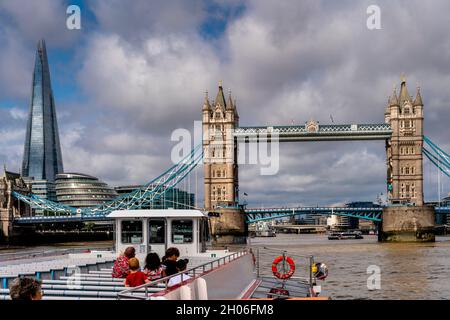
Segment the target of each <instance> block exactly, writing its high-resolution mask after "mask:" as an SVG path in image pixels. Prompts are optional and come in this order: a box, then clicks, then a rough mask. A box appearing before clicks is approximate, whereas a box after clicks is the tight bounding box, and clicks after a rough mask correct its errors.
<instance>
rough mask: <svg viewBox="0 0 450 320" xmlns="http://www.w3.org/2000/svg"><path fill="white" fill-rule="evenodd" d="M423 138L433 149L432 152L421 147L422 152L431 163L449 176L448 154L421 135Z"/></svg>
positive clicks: (449, 157) (449, 160)
mask: <svg viewBox="0 0 450 320" xmlns="http://www.w3.org/2000/svg"><path fill="white" fill-rule="evenodd" d="M423 139H424V141H425V143H426V144H427V145H428V146H430V147H431V150H432V151H434V154H433V152H432V151H430V150H428V149H427V148H425V147H423V148H422V150H423V154H424V155H425V156H426V157H427V158H428V160H430V162H431V163H432V164H433V165H435V166H436V167H437V168H438V169H439V170H440V171H441V172H442V173H444V174H445V175H446V176H447V177H449V178H450V156H449V155H448V154H447V153H446V152H445V151H444V150H442V149H441V148H440V147H439V146H437V145H436V144H435V143H433V141H431V140H430V139H429V138H428V137H426V136H423Z"/></svg>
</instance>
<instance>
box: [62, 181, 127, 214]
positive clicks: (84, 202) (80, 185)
mask: <svg viewBox="0 0 450 320" xmlns="http://www.w3.org/2000/svg"><path fill="white" fill-rule="evenodd" d="M117 196H118V194H117V192H116V191H115V190H114V189H112V188H111V187H109V186H108V185H107V184H106V183H104V182H102V181H100V180H99V179H97V178H96V177H93V176H89V175H86V174H81V173H62V174H58V175H57V176H56V198H57V200H58V202H59V203H61V204H64V205H67V206H71V207H75V208H86V207H93V206H97V205H100V204H103V203H105V202H108V201H111V200H113V199H115V198H117Z"/></svg>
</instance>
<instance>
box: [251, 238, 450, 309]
mask: <svg viewBox="0 0 450 320" xmlns="http://www.w3.org/2000/svg"><path fill="white" fill-rule="evenodd" d="M251 245H252V247H264V246H265V247H270V248H276V249H283V250H287V251H288V252H292V253H293V254H299V255H313V256H314V259H315V261H316V262H324V263H325V264H326V265H327V266H328V268H329V275H328V278H327V279H326V280H325V281H318V284H319V285H321V286H322V293H321V296H326V297H331V298H332V299H336V300H340V299H449V298H450V281H449V279H450V237H436V242H435V243H423V244H393V243H379V242H378V241H377V237H376V236H367V235H365V236H364V239H361V240H328V239H327V236H326V235H309V234H308V235H307V234H301V235H297V234H278V235H277V237H275V238H252V239H251ZM274 257H275V255H274ZM267 258H268V256H266V258H265V259H264V258H261V264H266V265H270V264H271V262H272V261H271V260H270V259H267ZM263 260H265V261H263ZM371 265H375V266H378V267H379V268H380V270H381V286H380V289H379V290H369V289H368V286H367V280H368V277H369V276H370V274H372V273H370V274H368V273H367V268H368V267H369V266H371ZM301 267H302V266H301V263H300V266H298V268H301Z"/></svg>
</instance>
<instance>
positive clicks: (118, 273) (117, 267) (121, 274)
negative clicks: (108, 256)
mask: <svg viewBox="0 0 450 320" xmlns="http://www.w3.org/2000/svg"><path fill="white" fill-rule="evenodd" d="M135 255H136V250H135V249H134V248H133V247H128V248H126V249H125V252H124V253H123V254H121V255H120V256H119V257H118V258H117V259H116V261H114V266H113V271H112V277H113V278H126V276H127V275H128V274H129V272H130V267H129V265H128V260H130V259H131V258H134V256H135Z"/></svg>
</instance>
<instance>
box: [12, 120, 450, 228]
mask: <svg viewBox="0 0 450 320" xmlns="http://www.w3.org/2000/svg"><path fill="white" fill-rule="evenodd" d="M339 127H340V128H344V131H343V132H341V133H340V135H341V137H342V136H344V135H345V133H350V134H361V132H359V131H358V129H355V130H351V129H349V127H346V126H338V127H337V128H339ZM377 128H378V129H377ZM245 130H249V129H248V128H247V129H245ZM377 130H379V131H377ZM331 131H332V130H326V132H327V134H328V133H329V132H331ZM369 131H370V132H371V133H370V134H369V135H368V137H370V136H371V137H373V136H374V135H385V134H388V131H389V129H388V128H387V127H386V126H385V125H383V126H371V127H370V128H369ZM255 132H256V131H255ZM287 132H290V133H289V138H288V137H287V138H288V139H291V133H292V131H290V130H287ZM335 132H336V131H335ZM327 139H328V137H327ZM424 140H425V141H426V142H427V143H428V144H429V146H430V148H431V150H428V149H426V148H424V154H425V155H427V154H429V155H427V157H428V158H429V159H430V161H431V163H433V164H434V165H436V166H437V167H438V168H439V169H440V170H441V171H442V172H443V173H444V174H446V175H447V176H449V177H450V175H449V172H450V162H449V159H450V157H449V156H448V155H447V154H446V153H445V152H444V151H443V150H442V149H441V148H439V147H438V146H437V145H435V144H434V143H433V142H432V141H431V140H430V139H429V138H427V137H424ZM425 150H426V151H425ZM202 157H203V154H202V150H201V148H200V146H197V147H196V148H194V149H193V150H192V151H191V153H190V154H189V155H188V156H186V157H185V158H184V159H182V160H181V161H180V162H179V163H177V164H175V165H174V166H172V167H170V168H169V169H167V170H166V171H165V172H164V173H162V174H161V175H159V176H158V177H156V178H155V179H153V180H152V181H150V182H149V183H147V184H146V185H144V186H143V187H142V188H140V189H136V190H135V191H133V192H131V193H129V194H125V195H122V196H120V197H118V198H116V199H114V200H112V201H110V202H107V203H105V204H102V205H99V206H96V207H91V208H83V209H80V208H73V207H70V206H65V205H62V204H60V203H57V202H53V201H49V200H47V199H43V198H40V197H38V196H36V195H34V194H28V195H25V194H21V193H17V192H13V193H12V195H13V196H14V197H16V198H17V199H18V200H20V201H22V202H24V203H26V204H28V205H30V206H31V207H32V208H36V209H41V210H45V211H47V212H51V213H52V215H49V216H29V217H16V218H15V219H14V224H17V225H30V224H42V223H68V222H95V221H108V217H107V215H108V214H109V213H110V212H112V211H114V210H121V209H140V208H142V207H143V206H148V204H151V203H152V202H153V201H155V200H157V199H160V198H161V197H163V196H164V194H165V193H166V192H168V191H169V190H170V189H172V188H174V187H175V186H177V185H178V184H179V183H180V182H181V181H183V180H184V179H185V178H186V177H187V176H188V175H189V174H190V173H191V172H192V171H193V170H194V168H195V167H196V166H197V165H198V164H200V163H201V161H202ZM241 208H242V209H243V212H244V214H245V220H246V223H254V222H258V221H267V220H273V219H281V218H285V217H290V216H298V215H306V214H322V215H327V216H329V215H337V216H346V217H352V218H358V219H364V220H370V221H374V222H381V221H382V219H383V216H382V213H383V207H382V206H379V207H368V208H363V207H293V208H253V209H252V208H243V207H241ZM435 212H436V214H450V207H436V208H435Z"/></svg>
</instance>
